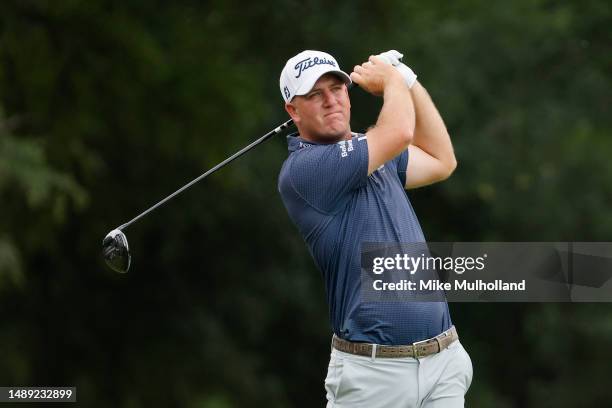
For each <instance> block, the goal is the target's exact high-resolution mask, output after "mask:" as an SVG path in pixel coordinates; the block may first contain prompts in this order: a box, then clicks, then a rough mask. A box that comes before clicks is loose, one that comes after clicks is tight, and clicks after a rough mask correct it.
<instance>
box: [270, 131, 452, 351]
mask: <svg viewBox="0 0 612 408" xmlns="http://www.w3.org/2000/svg"><path fill="white" fill-rule="evenodd" d="M287 139H288V144H289V157H288V158H287V159H286V160H285V162H284V163H283V166H282V168H281V171H280V175H279V181H278V188H279V192H280V194H281V197H282V199H283V202H284V204H285V207H286V209H287V212H288V213H289V216H290V218H291V220H292V221H293V222H294V224H295V225H296V226H297V228H298V230H299V231H300V233H301V234H302V237H303V238H304V241H306V244H307V245H308V248H309V250H310V253H311V254H312V256H313V258H314V261H315V263H316V265H317V267H318V268H319V270H320V271H321V273H322V275H323V279H324V281H325V288H326V292H327V302H328V305H329V318H330V321H331V325H332V328H333V330H334V333H336V335H337V336H339V337H341V338H344V339H346V340H349V341H355V342H368V343H376V344H387V345H398V344H411V343H413V342H415V341H419V340H423V339H426V338H430V337H433V336H435V335H437V334H439V333H441V332H442V331H444V330H447V329H448V328H449V327H450V326H451V319H450V314H449V311H448V305H447V303H446V302H409V301H405V302H364V301H361V296H360V291H361V265H360V263H361V243H362V242H380V243H387V242H388V243H401V242H425V238H424V236H423V232H422V230H421V226H420V224H419V221H418V220H417V217H416V215H415V213H414V210H413V208H412V205H411V204H410V201H409V200H408V197H407V195H406V192H405V190H404V185H405V183H406V165H407V164H408V150H406V151H404V152H403V153H402V154H400V155H399V156H397V157H396V158H394V159H392V160H390V161H388V162H387V163H385V164H384V165H382V166H381V167H379V168H378V169H377V170H376V171H374V172H373V173H372V174H370V175H369V176H368V141H367V137H366V136H365V135H363V134H355V133H354V134H353V137H352V138H351V139H349V140H343V141H341V142H338V143H330V144H318V143H312V142H307V141H305V140H303V139H302V138H300V137H299V136H297V134H295V135H291V136H288V138H287ZM409 176H410V175H408V177H409Z"/></svg>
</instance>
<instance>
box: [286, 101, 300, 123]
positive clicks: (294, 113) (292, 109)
mask: <svg viewBox="0 0 612 408" xmlns="http://www.w3.org/2000/svg"><path fill="white" fill-rule="evenodd" d="M285 110H286V111H287V113H288V114H289V116H291V119H293V122H295V123H298V122H299V121H300V115H299V114H298V109H297V108H296V106H295V105H294V104H292V103H291V102H287V103H285Z"/></svg>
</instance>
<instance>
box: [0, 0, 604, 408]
mask: <svg viewBox="0 0 612 408" xmlns="http://www.w3.org/2000/svg"><path fill="white" fill-rule="evenodd" d="M608 3H609V2H607V1H603V0H602V1H590V0H585V1H580V2H557V1H527V0H522V1H515V2H495V1H494V2H476V1H469V0H463V1H458V2H452V3H451V2H446V1H429V2H424V1H421V2H405V1H395V0H387V1H381V2H371V1H346V0H337V1H334V2H330V1H311V2H308V3H301V2H298V1H294V0H278V1H270V2H241V1H236V0H226V1H210V2H196V1H180V2H160V1H136V0H134V1H128V2H125V1H101V0H88V1H76V0H73V1H61V2H52V1H28V0H9V1H3V2H2V5H1V6H0V112H1V115H2V116H1V118H0V313H1V316H2V318H1V320H0V385H5V386H9V385H49V386H50V385H74V386H77V387H78V399H79V401H80V402H81V403H82V404H81V405H83V406H88V407H125V408H132V407H134V408H135V407H153V406H156V407H157V406H159V407H169V406H178V407H194V408H195V407H198V408H225V407H262V406H266V407H293V406H295V407H315V406H323V404H324V390H323V379H324V377H325V373H326V369H327V361H328V353H329V340H330V328H329V324H328V321H327V306H326V304H325V298H324V290H323V286H322V282H321V278H320V275H319V272H318V271H317V270H316V268H315V266H314V264H313V262H312V261H311V259H310V256H309V254H308V251H307V249H306V247H305V245H304V244H303V242H302V239H301V238H300V236H299V234H298V232H297V230H296V229H295V228H294V227H293V226H292V225H291V223H290V221H289V218H288V216H287V215H286V212H285V210H284V207H283V205H282V202H281V200H280V198H279V195H278V193H277V187H276V178H277V174H278V171H279V168H280V165H281V163H282V162H283V160H284V158H285V157H286V144H285V141H284V137H282V136H281V137H278V138H276V139H274V140H271V141H269V142H267V143H266V144H265V145H263V146H261V147H259V148H258V149H257V151H255V152H252V153H250V154H249V155H248V156H246V157H243V158H242V159H240V160H239V161H238V162H235V163H233V164H232V165H230V166H229V167H227V168H224V169H223V170H221V171H220V172H219V173H217V174H215V175H214V176H212V177H210V178H209V179H207V180H205V181H204V182H202V183H200V184H199V185H197V186H196V187H194V188H193V189H192V190H190V191H189V192H187V193H185V194H183V195H182V196H180V197H179V198H177V199H175V200H173V201H172V202H171V203H170V204H169V205H167V206H166V207H164V208H162V209H160V210H158V211H156V212H155V213H153V214H152V215H150V216H148V217H147V218H145V219H143V220H142V221H139V222H138V223H137V224H135V225H133V226H132V227H130V228H129V229H128V230H127V235H128V237H129V240H130V245H131V247H132V253H133V255H134V260H133V267H132V270H131V271H130V273H129V274H127V275H118V274H116V273H114V272H112V271H110V270H109V269H108V268H106V267H105V265H104V263H103V261H102V259H101V255H100V249H101V241H102V238H103V237H104V235H105V234H106V233H107V232H108V231H109V230H110V229H112V228H113V227H115V226H117V225H119V224H121V223H123V222H125V221H127V220H129V219H131V218H132V217H133V216H135V215H136V214H138V213H139V212H140V211H142V210H144V209H145V208H147V207H148V206H149V205H151V204H153V203H155V202H156V201H158V200H159V199H161V198H162V197H164V196H165V195H167V194H168V193H170V192H172V191H174V190H175V189H176V188H178V187H179V186H181V185H183V184H184V183H185V182H187V181H188V180H190V179H192V178H194V177H196V176H197V175H199V174H201V173H202V172H203V171H204V170H206V169H208V168H210V167H212V166H213V165H214V164H216V163H217V162H219V161H221V160H222V159H224V158H225V157H226V156H228V155H230V154H231V153H233V152H234V151H237V150H238V149H239V148H241V147H242V146H244V145H246V144H247V143H249V142H250V141H251V140H254V139H255V138H257V137H259V136H260V135H262V134H264V133H265V132H267V131H268V130H270V129H272V128H273V127H275V126H276V125H278V124H280V123H282V122H283V121H284V120H286V118H287V116H286V114H285V112H284V110H283V103H282V99H281V96H280V92H279V89H278V76H279V73H280V70H281V68H282V66H283V65H284V63H285V61H286V60H287V58H289V57H291V56H292V55H294V54H296V53H297V52H299V51H301V50H302V49H306V48H310V49H322V50H326V51H329V52H331V53H332V54H334V55H335V56H336V57H337V58H338V60H339V61H340V63H341V65H342V66H343V68H344V69H345V70H347V71H350V70H351V68H352V66H353V65H355V64H357V63H361V62H363V61H364V60H365V59H366V58H367V57H368V56H369V55H371V54H376V53H378V52H381V51H385V50H388V49H393V48H394V49H398V50H401V51H402V52H403V53H404V54H405V58H404V60H405V61H406V62H407V63H408V64H409V65H410V66H411V67H412V68H413V69H414V70H415V72H416V73H417V74H418V75H419V80H420V81H421V83H422V84H423V85H424V86H425V87H426V88H427V89H428V90H429V92H430V93H431V95H432V97H433V99H434V101H435V102H436V104H437V106H438V108H439V110H440V111H441V113H442V116H443V117H444V119H445V121H446V124H447V127H448V129H449V132H450V134H451V136H452V139H453V142H454V146H455V150H456V155H457V159H458V162H459V166H458V168H457V170H456V172H455V173H454V175H453V176H452V178H451V179H449V180H448V181H447V182H445V183H442V184H440V185H436V186H432V187H426V188H422V189H418V190H413V191H410V192H409V196H410V198H411V200H412V203H413V205H414V207H415V209H416V211H417V214H418V215H419V218H420V220H421V223H422V226H423V229H424V232H425V235H426V237H427V239H428V240H431V241H580V240H582V241H610V240H611V239H610V234H611V232H612V216H610V203H611V202H612V183H611V182H612V160H610V156H611V154H612V138H611V130H612V119H611V117H610V106H611V105H612V92H611V91H612V89H611V88H612V75H611V73H612V30H610V26H611V22H612V12H611V8H610V7H609V4H608ZM351 95H352V104H353V121H352V125H353V129H354V130H363V129H365V128H366V127H367V126H369V125H371V124H372V123H374V121H375V120H376V115H377V112H378V109H379V107H380V100H378V99H375V98H374V97H371V96H369V95H367V94H365V93H364V92H363V91H361V90H354V91H352V94H351ZM450 306H451V314H452V317H453V320H454V323H455V324H456V325H457V327H458V328H459V332H460V334H461V336H462V342H463V344H464V345H465V347H466V348H467V350H468V351H469V353H470V355H471V357H472V361H473V364H474V381H473V383H472V387H471V388H470V390H469V392H468V394H467V402H468V405H469V406H477V407H502V408H503V407H602V406H608V405H609V404H610V400H611V399H612V388H611V387H610V386H609V385H610V380H609V367H610V361H611V360H612V347H610V346H611V345H612V309H611V308H610V306H609V304H486V305H485V304H451V305H450Z"/></svg>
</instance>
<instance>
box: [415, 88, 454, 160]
mask: <svg viewBox="0 0 612 408" xmlns="http://www.w3.org/2000/svg"><path fill="white" fill-rule="evenodd" d="M410 91H411V93H412V100H413V102H414V110H415V112H416V125H415V129H414V137H413V139H412V144H413V145H415V146H417V147H419V148H420V149H421V150H423V151H425V152H426V153H428V154H429V155H430V156H432V157H434V158H436V159H438V160H439V161H440V162H442V163H443V164H444V165H445V166H447V167H448V168H449V169H450V170H451V171H452V170H453V169H454V168H455V167H456V166H457V161H456V159H455V153H454V151H453V145H452V143H451V139H450V136H449V134H448V131H447V130H446V126H445V125H444V121H443V120H442V117H441V116H440V113H438V110H437V109H436V107H435V105H434V103H433V101H432V100H431V98H430V96H429V94H428V93H427V91H426V90H425V88H424V87H423V86H422V85H421V84H420V83H419V82H418V81H417V82H416V83H415V84H414V85H413V86H412V88H411V89H410Z"/></svg>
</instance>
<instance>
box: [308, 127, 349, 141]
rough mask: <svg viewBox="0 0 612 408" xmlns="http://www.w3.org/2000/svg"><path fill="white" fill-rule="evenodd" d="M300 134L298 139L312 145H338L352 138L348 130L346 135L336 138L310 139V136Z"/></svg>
mask: <svg viewBox="0 0 612 408" xmlns="http://www.w3.org/2000/svg"><path fill="white" fill-rule="evenodd" d="M299 133H300V137H301V138H302V139H304V140H305V141H307V142H312V143H322V144H332V143H338V142H340V141H341V140H349V139H350V138H351V137H353V134H352V133H351V131H350V129H349V130H348V131H347V132H346V134H344V135H342V136H338V137H337V138H335V137H331V136H328V137H312V136H311V135H306V134H303V133H301V132H299Z"/></svg>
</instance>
